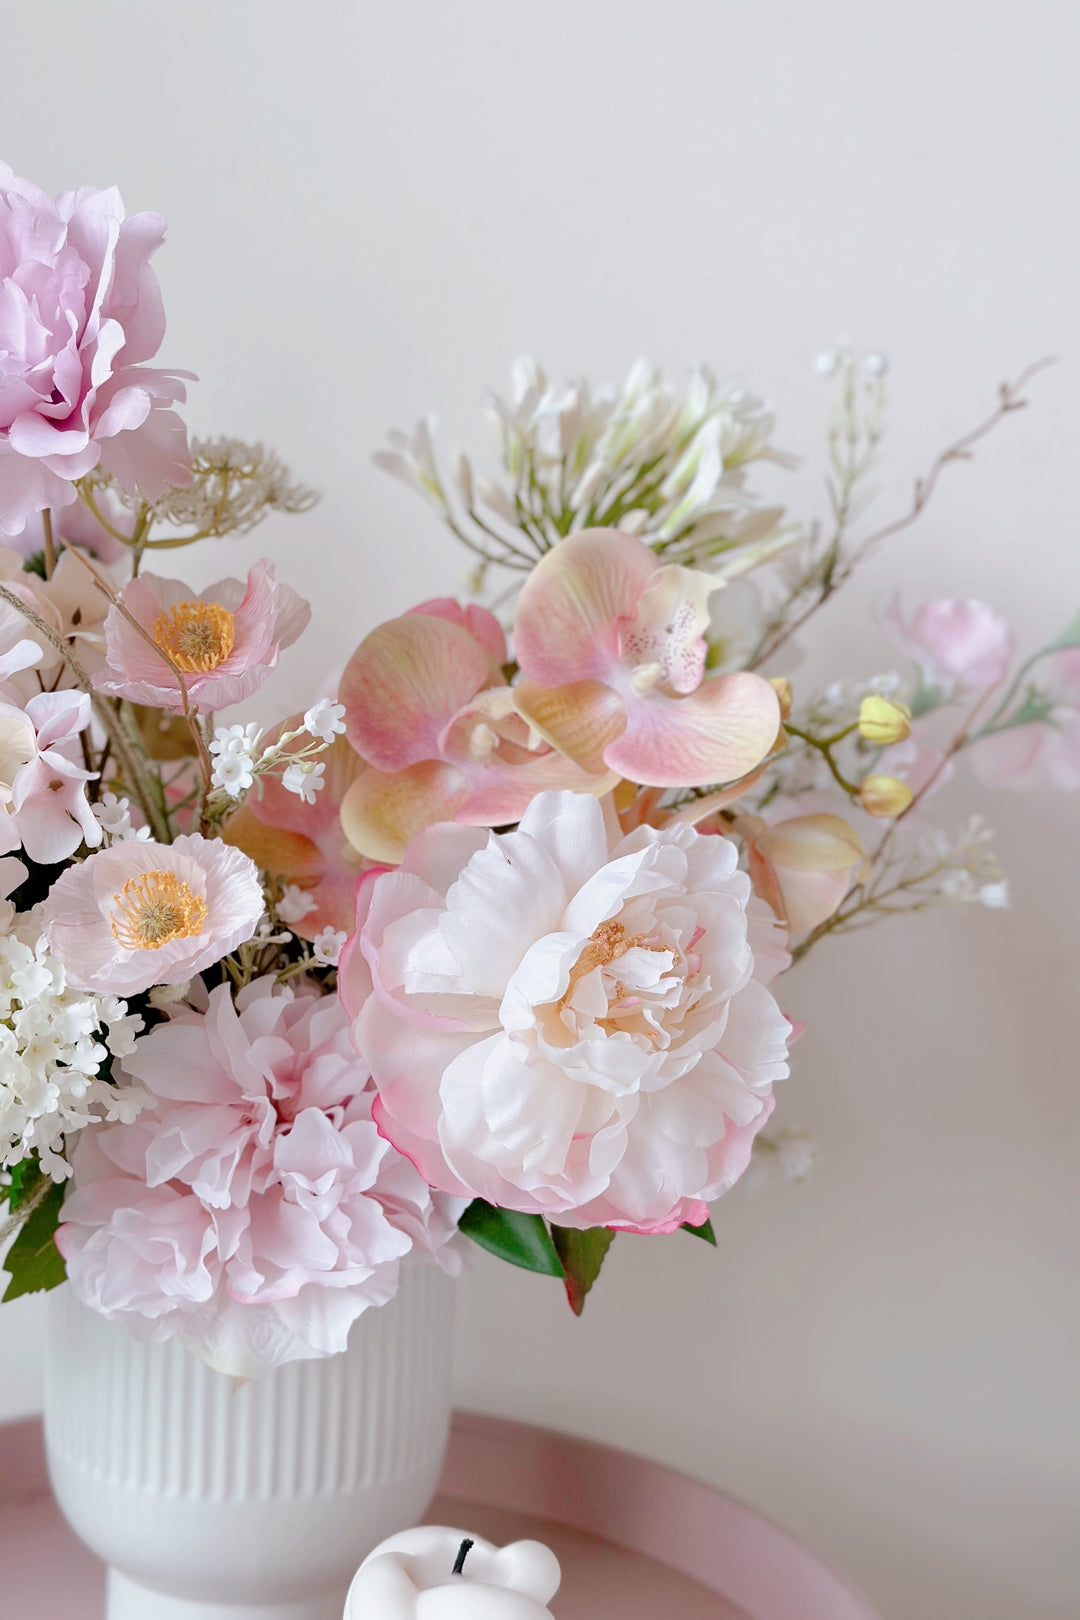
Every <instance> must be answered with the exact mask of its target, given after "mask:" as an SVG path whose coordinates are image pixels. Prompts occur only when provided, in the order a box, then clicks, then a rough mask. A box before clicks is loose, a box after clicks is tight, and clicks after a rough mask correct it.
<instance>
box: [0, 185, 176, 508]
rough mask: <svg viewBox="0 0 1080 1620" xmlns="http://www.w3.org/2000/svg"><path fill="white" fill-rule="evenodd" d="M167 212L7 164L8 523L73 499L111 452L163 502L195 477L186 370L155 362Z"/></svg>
mask: <svg viewBox="0 0 1080 1620" xmlns="http://www.w3.org/2000/svg"><path fill="white" fill-rule="evenodd" d="M164 235H165V222H164V220H163V219H162V218H161V217H160V215H158V214H135V215H133V216H132V217H131V218H130V219H125V218H124V205H123V202H122V201H121V198H120V194H119V192H118V191H116V189H115V188H112V189H110V190H108V191H95V190H94V189H93V188H92V187H90V186H83V187H82V188H81V190H79V191H75V192H65V193H64V195H63V196H60V197H57V198H56V199H55V201H54V200H53V199H52V198H51V197H49V196H47V195H46V193H45V192H43V191H40V190H39V189H38V187H37V186H35V185H32V184H31V182H30V181H28V180H19V179H17V178H16V177H15V175H13V174H12V172H11V170H10V169H9V168H8V167H7V165H6V164H0V531H2V532H3V533H5V534H12V535H16V534H21V533H22V531H23V529H24V528H25V526H26V524H27V521H28V520H29V519H31V518H32V517H33V515H34V514H35V513H36V512H40V511H42V510H43V509H44V508H45V507H54V506H56V507H59V506H70V505H71V503H72V502H73V501H74V500H75V499H76V498H77V497H76V492H75V487H74V481H75V480H76V479H78V478H82V477H84V476H85V474H87V473H88V472H90V471H91V470H92V469H93V468H94V467H96V466H97V465H98V463H99V462H100V463H101V465H102V466H104V467H105V468H107V469H108V470H109V471H110V472H112V473H114V474H115V475H116V476H117V477H118V478H119V480H120V481H121V483H122V484H123V485H124V486H125V487H126V488H128V489H133V488H134V487H135V486H136V485H139V486H140V488H141V489H142V491H143V493H144V494H145V495H147V496H148V497H149V498H150V499H153V498H154V497H156V496H157V495H160V494H161V492H162V491H163V490H164V489H165V488H166V487H167V486H168V485H169V484H179V483H186V482H187V481H188V480H189V478H190V471H189V467H190V456H189V453H188V447H187V437H186V434H185V431H184V426H183V423H182V422H181V421H180V418H179V417H178V416H177V415H176V413H175V411H173V410H171V409H170V408H169V407H170V406H171V405H172V404H173V403H174V401H176V400H178V399H183V398H184V386H183V383H182V381H181V380H180V379H181V377H187V376H189V375H190V373H187V372H168V371H160V370H156V369H153V368H148V367H146V366H145V365H143V364H142V362H143V361H145V360H149V359H151V358H152V357H153V355H155V354H156V353H157V350H158V348H159V347H160V345H161V340H162V338H163V337H164V335H165V315H164V312H163V310H162V306H161V293H160V290H159V288H158V284H157V278H156V277H155V275H154V273H153V271H152V270H151V269H150V256H151V254H152V253H153V252H154V250H155V249H156V248H157V247H159V246H160V244H161V241H162V239H163V237H164Z"/></svg>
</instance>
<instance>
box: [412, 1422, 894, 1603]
mask: <svg viewBox="0 0 1080 1620" xmlns="http://www.w3.org/2000/svg"><path fill="white" fill-rule="evenodd" d="M492 1480H497V1481H498V1500H499V1501H500V1502H501V1503H502V1504H503V1505H505V1506H506V1507H512V1508H516V1509H517V1510H518V1511H520V1512H523V1513H529V1514H532V1515H535V1516H536V1517H537V1518H541V1519H547V1520H549V1521H553V1522H555V1523H556V1524H566V1525H571V1526H573V1527H574V1528H576V1529H579V1530H586V1531H588V1532H590V1533H591V1534H593V1535H596V1536H600V1537H602V1538H603V1539H604V1540H605V1541H609V1542H612V1543H613V1544H614V1545H615V1546H617V1547H622V1548H625V1549H627V1550H631V1551H636V1552H640V1553H644V1554H645V1555H646V1556H647V1557H649V1558H653V1559H656V1560H657V1562H659V1563H663V1564H667V1565H668V1566H669V1567H670V1568H672V1569H677V1570H679V1571H681V1573H683V1574H684V1575H689V1576H692V1577H693V1578H694V1579H695V1580H697V1581H700V1582H701V1584H702V1585H703V1586H706V1587H708V1588H709V1590H710V1591H714V1592H718V1593H721V1594H722V1595H723V1596H724V1597H725V1598H728V1599H730V1600H731V1601H732V1602H734V1603H736V1604H738V1605H739V1606H740V1607H743V1608H745V1609H747V1610H748V1611H749V1612H750V1613H751V1614H753V1615H754V1616H755V1617H757V1620H789V1617H790V1616H791V1614H792V1613H793V1608H792V1604H793V1602H794V1601H795V1600H796V1599H797V1601H798V1604H799V1608H798V1613H799V1615H800V1620H880V1616H879V1614H878V1611H877V1610H876V1609H874V1608H872V1607H871V1605H870V1604H869V1602H868V1601H867V1599H866V1598H865V1597H863V1596H862V1594H861V1593H859V1592H858V1591H857V1590H856V1589H855V1587H854V1586H852V1585H851V1583H850V1582H849V1581H847V1580H846V1579H844V1578H843V1577H842V1576H840V1575H838V1574H837V1573H836V1572H835V1571H834V1570H832V1569H830V1568H829V1567H828V1565H826V1564H823V1563H822V1562H821V1561H820V1560H819V1559H818V1558H817V1557H815V1555H814V1554H813V1553H811V1552H809V1551H808V1549H807V1548H805V1547H804V1546H803V1545H802V1544H801V1543H800V1542H798V1541H797V1540H796V1539H795V1538H794V1536H792V1535H791V1534H790V1533H789V1532H788V1531H786V1530H784V1529H782V1528H781V1527H780V1526H779V1525H776V1524H774V1523H772V1521H771V1520H769V1519H767V1518H765V1517H763V1516H762V1515H761V1514H759V1513H757V1512H756V1511H755V1510H754V1509H752V1508H749V1507H746V1506H745V1504H743V1503H742V1502H739V1501H737V1500H736V1499H735V1498H734V1497H732V1496H728V1495H727V1494H726V1492H724V1491H720V1490H717V1489H716V1488H715V1487H714V1486H712V1485H707V1484H705V1483H704V1482H703V1481H701V1480H697V1479H693V1478H692V1477H691V1476H690V1475H688V1474H681V1473H678V1472H677V1471H676V1470H675V1469H672V1468H668V1467H666V1466H665V1465H664V1464H662V1463H657V1462H651V1461H650V1460H649V1459H648V1458H645V1457H638V1456H634V1455H633V1454H632V1453H630V1452H626V1451H620V1450H618V1449H616V1448H615V1447H613V1446H606V1445H601V1444H599V1443H598V1442H596V1441H592V1440H582V1439H579V1438H578V1437H577V1436H575V1435H567V1434H560V1433H558V1432H556V1431H554V1430H551V1429H542V1428H536V1427H533V1426H532V1425H530V1424H525V1423H517V1422H514V1421H511V1420H509V1419H506V1418H497V1417H489V1416H487V1415H486V1414H484V1413H480V1412H457V1413H455V1414H454V1422H453V1428H452V1430H451V1440H450V1448H449V1451H448V1453H447V1459H446V1467H445V1469H444V1472H443V1478H442V1483H441V1485H440V1490H442V1491H445V1492H447V1493H448V1494H449V1495H452V1496H457V1497H460V1498H463V1499H465V1500H469V1501H475V1502H486V1501H490V1500H491V1499H492V1497H491V1482H492Z"/></svg>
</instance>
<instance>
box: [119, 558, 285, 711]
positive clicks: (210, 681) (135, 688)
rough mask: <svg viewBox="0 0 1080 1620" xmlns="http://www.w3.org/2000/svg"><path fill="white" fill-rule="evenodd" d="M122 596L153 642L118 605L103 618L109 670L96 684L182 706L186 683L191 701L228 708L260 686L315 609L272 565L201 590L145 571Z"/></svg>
mask: <svg viewBox="0 0 1080 1620" xmlns="http://www.w3.org/2000/svg"><path fill="white" fill-rule="evenodd" d="M120 594H121V600H122V602H123V604H124V607H125V608H126V609H127V611H128V613H130V614H131V615H132V617H133V618H134V619H135V620H136V621H137V622H138V624H139V625H140V626H141V628H142V629H143V630H144V631H145V633H146V637H148V638H149V641H150V642H151V643H153V644H155V645H156V646H157V647H159V648H160V649H161V652H162V653H164V654H166V655H167V658H168V659H171V661H172V663H173V665H174V666H175V667H174V668H173V669H170V667H169V663H168V662H167V661H166V657H162V656H159V654H158V653H156V652H155V651H154V646H153V645H148V644H147V640H146V639H145V638H144V636H141V635H140V634H139V632H138V630H136V629H135V627H134V626H133V625H132V624H131V623H130V622H129V621H128V619H127V618H125V616H124V614H123V613H121V611H120V609H119V608H118V607H115V606H114V607H112V608H110V609H109V614H108V617H107V618H106V620H105V668H104V669H103V670H100V671H99V672H98V673H97V674H96V675H95V677H94V684H95V686H96V687H97V688H98V690H99V691H101V692H107V693H108V694H109V696H110V697H121V698H127V699H129V701H130V702H132V703H145V704H148V705H150V707H151V708H159V709H180V708H181V707H182V704H183V700H182V697H181V692H180V681H179V680H178V678H177V675H176V673H175V670H176V669H179V670H180V671H181V672H182V673H183V677H184V685H185V686H186V688H187V694H188V698H189V700H190V701H191V703H192V704H194V705H196V706H197V707H198V708H200V709H203V710H216V709H227V708H228V707H229V706H230V705H231V704H233V703H242V702H243V701H244V700H245V698H249V697H250V696H251V694H252V693H253V692H255V691H257V690H258V688H259V687H260V686H261V685H262V683H263V681H264V680H265V679H266V677H267V676H268V675H269V673H270V671H271V670H272V669H273V668H274V665H275V664H276V663H277V660H278V654H279V653H280V652H281V650H282V648H284V647H291V646H292V644H293V642H294V641H295V640H296V638H297V636H299V635H300V633H301V631H302V630H303V629H304V627H305V626H306V624H307V622H308V620H309V619H310V617H311V608H310V607H309V605H308V604H307V602H305V601H304V600H303V598H302V597H300V596H298V595H297V594H296V592H295V591H294V590H292V589H291V587H290V586H288V585H279V584H278V583H277V581H276V580H275V578H274V569H273V565H272V564H271V563H268V562H266V561H265V560H264V561H262V562H258V563H256V564H255V566H254V568H252V569H251V570H250V572H249V574H248V577H247V585H246V587H245V585H244V582H243V581H242V580H239V579H223V580H219V581H218V583H217V584H216V585H211V586H209V587H208V589H206V590H205V591H199V592H195V591H193V590H192V589H191V587H190V586H188V585H185V584H184V583H183V582H182V581H181V580H178V579H162V578H161V577H160V576H158V575H156V574H140V575H139V577H138V578H137V579H133V580H131V581H130V582H129V583H128V584H127V585H125V586H124V589H123V591H122V592H121V593H120Z"/></svg>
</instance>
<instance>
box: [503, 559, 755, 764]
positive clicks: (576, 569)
mask: <svg viewBox="0 0 1080 1620" xmlns="http://www.w3.org/2000/svg"><path fill="white" fill-rule="evenodd" d="M722 584H723V582H722V581H721V580H719V579H717V577H716V576H715V575H714V574H705V573H702V572H700V571H699V570H696V569H693V568H682V567H680V566H678V565H677V564H674V563H668V564H663V563H661V562H660V561H659V560H658V559H657V556H656V553H655V552H654V551H653V549H652V547H651V546H647V545H646V544H645V542H644V541H643V540H638V539H636V538H635V537H634V536H633V535H629V534H621V533H620V532H619V531H618V530H617V529H588V530H584V531H583V532H582V533H580V534H574V535H571V536H570V538H569V539H568V540H564V541H562V542H561V544H559V545H557V546H555V547H554V548H553V549H552V550H551V551H549V552H548V553H547V554H546V555H545V556H544V557H543V558H542V559H541V561H540V562H539V563H538V565H537V566H536V568H534V569H533V571H532V573H531V574H530V575H529V577H528V579H527V580H526V582H525V585H524V587H523V588H522V592H521V596H520V598H519V599H518V605H517V612H516V614H515V617H514V652H515V654H516V657H517V661H518V664H519V665H520V668H521V674H522V677H523V679H522V681H521V683H520V684H519V685H518V686H516V687H515V688H514V695H515V700H516V703H517V708H518V711H519V712H520V713H521V714H522V715H524V716H525V717H526V718H527V719H529V720H530V721H531V722H532V723H533V725H534V726H535V727H536V728H537V730H538V731H539V732H540V733H541V734H542V735H543V736H545V737H546V738H547V739H548V741H549V742H551V743H553V744H554V745H555V747H556V748H559V749H561V750H562V752H563V753H565V754H567V755H568V756H569V757H570V758H572V759H577V760H579V761H582V762H586V763H592V764H593V765H594V766H595V764H596V763H602V764H603V765H605V766H606V767H607V768H608V769H609V770H612V771H616V772H618V774H619V775H620V776H624V777H626V778H628V780H630V781H631V782H640V783H641V784H642V785H644V786H648V787H699V786H702V785H703V784H705V783H714V782H715V783H722V782H734V781H736V780H737V779H738V778H739V777H743V776H746V775H748V774H749V772H750V771H752V770H753V769H754V768H755V767H756V766H758V765H760V764H761V762H762V760H764V759H765V757H766V755H767V754H768V753H769V752H770V751H771V749H772V747H773V744H774V743H775V741H776V736H777V732H778V730H779V726H780V707H779V702H778V700H777V695H776V692H775V691H774V690H773V688H772V686H771V685H770V684H769V682H768V681H766V680H763V679H762V677H761V676H760V675H753V674H749V673H746V672H739V673H735V674H729V675H715V676H710V677H708V678H707V677H706V673H705V657H706V652H707V650H708V649H707V647H706V643H705V640H704V631H705V630H706V628H707V627H708V623H709V606H708V604H709V598H710V597H711V596H712V594H713V592H714V591H717V590H719V589H720V588H721V586H722Z"/></svg>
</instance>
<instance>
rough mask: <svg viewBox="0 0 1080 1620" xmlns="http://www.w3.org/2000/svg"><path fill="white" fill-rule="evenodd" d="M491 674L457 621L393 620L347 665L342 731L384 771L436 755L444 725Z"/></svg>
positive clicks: (424, 617) (342, 694) (484, 658)
mask: <svg viewBox="0 0 1080 1620" xmlns="http://www.w3.org/2000/svg"><path fill="white" fill-rule="evenodd" d="M489 674H490V663H489V659H488V656H487V653H486V651H485V649H484V647H483V646H482V645H481V644H480V643H479V642H478V641H477V640H476V639H475V638H474V637H473V636H472V634H471V633H470V632H469V631H468V630H467V629H465V628H464V627H463V626H462V625H460V624H456V623H453V622H452V621H451V620H450V619H448V618H445V617H436V616H433V615H430V614H425V613H421V612H419V611H418V612H415V613H407V614H405V615H404V616H403V617H402V618H399V619H391V620H390V621H389V622H388V623H387V624H381V625H379V626H378V628H377V629H375V630H373V631H372V632H371V634H370V635H369V636H367V637H366V638H365V640H364V641H362V642H361V643H360V646H359V647H358V648H357V650H356V651H355V652H354V653H353V655H352V657H351V658H350V660H349V662H348V664H347V665H346V667H345V673H344V675H343V676H342V678H341V687H340V691H339V698H340V701H341V702H342V703H344V705H345V723H346V726H347V728H348V729H347V731H346V736H347V737H348V739H349V741H350V742H351V743H352V745H353V747H354V748H355V749H356V751H357V752H358V753H359V754H361V755H362V756H363V757H364V759H366V760H368V761H369V762H370V763H371V764H372V765H374V766H376V767H377V768H378V769H379V770H381V771H397V770H401V769H403V768H404V767H406V766H409V765H416V764H418V763H419V762H420V761H421V760H428V759H437V758H438V757H439V737H440V734H441V732H442V731H443V728H444V727H445V726H446V725H447V723H448V722H449V721H450V720H451V719H452V718H453V716H454V715H455V714H456V713H457V711H458V710H459V709H460V708H461V707H462V706H463V705H464V704H466V703H468V702H469V700H470V699H471V698H473V697H475V696H476V694H477V692H479V691H480V690H481V688H482V687H483V686H485V685H486V684H487V681H488V677H489Z"/></svg>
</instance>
